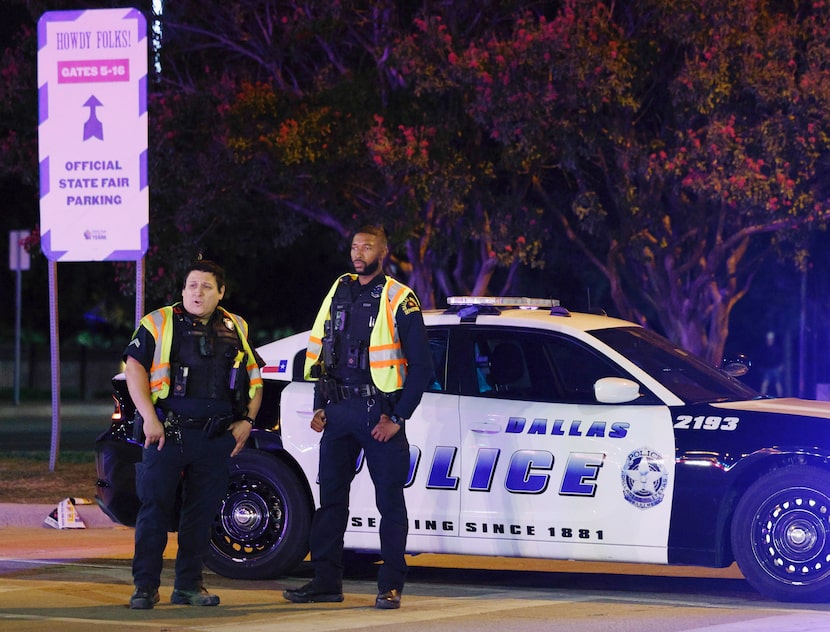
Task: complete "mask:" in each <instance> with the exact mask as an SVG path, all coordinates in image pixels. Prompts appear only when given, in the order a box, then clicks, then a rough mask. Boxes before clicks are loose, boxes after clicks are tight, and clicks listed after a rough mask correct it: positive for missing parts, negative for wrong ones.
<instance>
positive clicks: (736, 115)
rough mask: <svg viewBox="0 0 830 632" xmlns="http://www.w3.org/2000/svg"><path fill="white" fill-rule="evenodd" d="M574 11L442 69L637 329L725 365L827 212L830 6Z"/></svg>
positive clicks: (737, 1)
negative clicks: (741, 307)
mask: <svg viewBox="0 0 830 632" xmlns="http://www.w3.org/2000/svg"><path fill="white" fill-rule="evenodd" d="M820 8H821V7H818V6H817V5H816V10H815V11H813V10H812V5H806V6H805V7H802V8H797V10H787V9H779V8H778V5H776V4H774V3H770V2H764V1H760V0H759V1H757V2H744V1H743V0H734V1H729V2H721V1H720V0H717V1H710V0H697V1H696V2H693V3H688V2H676V3H666V2H627V3H621V4H619V5H617V4H616V3H613V4H612V3H608V4H606V3H597V2H593V1H587V0H568V1H567V2H564V3H563V5H562V8H561V10H560V11H558V12H557V13H556V15H555V16H554V17H553V18H551V19H548V18H547V17H546V16H544V15H538V14H536V13H531V12H528V13H525V14H524V15H522V16H521V17H520V19H518V20H517V21H516V23H515V27H514V28H513V29H512V30H511V31H510V32H509V33H504V34H495V35H493V36H490V37H487V38H482V39H480V40H478V41H474V42H471V43H469V44H466V45H464V43H462V45H460V46H455V45H454V44H455V43H453V45H451V46H448V44H447V42H446V41H439V40H437V39H436V38H433V40H432V41H431V42H430V44H431V48H430V50H439V49H440V50H448V51H449V52H448V53H447V54H446V59H447V61H446V64H445V66H444V69H443V72H444V74H445V76H446V77H447V80H448V81H452V82H454V83H455V84H456V85H458V86H461V87H464V88H465V89H466V91H467V94H468V95H469V100H468V109H469V112H470V113H471V115H472V116H474V117H475V119H476V120H477V121H478V122H479V123H480V124H481V125H482V126H484V127H485V128H486V129H487V130H488V132H489V135H490V137H491V138H493V139H495V140H496V141H498V142H500V143H501V144H503V146H504V152H505V153H504V156H503V158H504V160H506V161H507V162H508V166H509V168H512V169H513V171H514V173H516V174H517V175H519V176H521V177H523V178H525V179H527V180H529V181H530V182H532V187H533V191H534V193H535V195H536V196H537V199H538V200H540V201H541V203H542V204H543V205H544V208H545V210H546V212H547V213H548V214H549V215H550V216H551V217H553V218H555V220H556V221H557V222H558V224H559V226H560V227H561V229H562V230H564V231H565V233H566V234H567V235H568V236H569V238H570V239H571V240H572V241H573V242H574V243H576V244H577V245H578V246H579V247H580V249H581V251H582V252H583V254H584V255H585V257H586V258H587V259H588V260H589V261H591V262H592V263H593V265H594V266H596V268H597V269H599V270H600V271H601V272H602V273H603V275H604V276H605V277H606V278H607V280H608V282H609V284H610V287H611V294H612V297H613V300H614V303H615V306H616V307H617V309H618V310H619V312H620V313H621V314H622V315H623V316H624V317H626V318H629V319H631V320H635V321H638V322H641V323H643V324H646V323H649V322H651V323H652V324H655V325H656V324H659V325H660V327H661V328H662V329H663V330H664V331H665V332H666V333H667V334H668V335H669V337H671V338H672V339H673V340H675V341H676V342H678V343H680V344H682V345H683V346H684V347H686V348H688V349H690V350H692V351H694V352H695V353H697V354H698V355H700V356H701V357H704V358H706V359H707V360H709V361H710V362H711V363H718V362H719V359H720V357H721V356H722V351H723V345H724V342H725V340H726V336H727V334H728V322H729V314H730V312H731V310H732V308H733V307H734V305H735V303H736V302H737V301H738V300H740V298H741V297H742V296H743V295H744V294H745V293H746V291H747V289H748V287H749V285H750V283H751V280H752V277H753V274H755V272H756V271H757V269H758V266H759V264H760V262H761V261H762V260H763V258H764V257H765V256H767V255H768V254H769V253H770V252H771V251H772V250H773V249H777V250H778V251H779V252H781V253H786V250H787V248H788V247H789V248H790V253H789V254H791V255H795V256H796V257H799V256H801V257H803V254H804V253H803V252H800V251H799V250H798V248H797V246H798V243H799V242H798V237H799V235H803V234H804V230H805V229H806V228H809V227H811V226H814V225H816V224H817V223H820V222H822V221H823V220H824V218H825V217H826V209H827V208H828V204H827V191H826V190H825V188H824V187H823V186H822V182H823V175H824V174H823V168H822V162H821V160H822V158H823V157H824V156H825V155H826V152H827V138H826V136H824V134H823V131H822V130H824V129H826V128H827V120H826V117H827V113H828V108H827V105H828V97H830V92H828V91H827V89H826V87H827V78H826V73H827V71H826V70H825V66H826V60H827V59H828V55H830V49H828V47H827V43H826V41H825V40H826V36H825V33H826V32H827V30H826V27H827V23H826V18H825V15H826V12H825V11H822V10H820Z"/></svg>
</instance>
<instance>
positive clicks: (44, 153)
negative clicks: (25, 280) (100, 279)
mask: <svg viewBox="0 0 830 632" xmlns="http://www.w3.org/2000/svg"><path fill="white" fill-rule="evenodd" d="M38 93H39V98H38V102H39V122H38V141H39V160H40V224H41V226H40V231H41V246H42V250H43V252H44V254H45V255H46V256H47V257H48V258H49V259H50V260H52V261H105V260H109V261H129V260H137V259H141V258H142V257H143V256H144V253H145V252H146V251H147V245H148V223H149V187H148V182H147V22H146V20H145V18H144V16H143V15H142V14H141V13H140V12H139V11H137V10H136V9H129V8H128V9H96V10H88V11H51V12H48V13H44V14H43V16H42V17H41V18H40V20H39V21H38Z"/></svg>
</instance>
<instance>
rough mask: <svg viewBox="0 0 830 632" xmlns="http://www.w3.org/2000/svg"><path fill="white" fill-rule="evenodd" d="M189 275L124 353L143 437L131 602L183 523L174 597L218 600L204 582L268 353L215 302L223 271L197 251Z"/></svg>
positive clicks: (143, 593) (141, 598) (137, 600)
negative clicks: (214, 528)
mask: <svg viewBox="0 0 830 632" xmlns="http://www.w3.org/2000/svg"><path fill="white" fill-rule="evenodd" d="M185 278H186V280H185V283H184V287H183V289H182V301H181V302H180V303H176V304H174V305H171V306H168V307H163V308H161V309H158V310H156V311H154V312H151V313H149V314H147V315H146V316H144V318H142V319H141V322H140V324H139V326H138V328H137V329H136V331H135V333H134V334H133V337H132V340H131V341H130V344H129V345H128V346H127V349H126V350H125V352H124V359H125V368H124V373H125V374H126V378H127V388H128V390H129V392H130V396H131V398H132V400H133V403H134V404H135V406H136V409H137V413H136V420H135V424H136V426H137V430H141V431H143V436H144V439H143V442H144V449H143V451H142V459H141V462H140V463H137V464H136V492H137V494H138V497H139V500H140V501H141V507H140V509H139V512H138V518H137V520H136V526H135V552H134V556H133V582H134V584H135V592H134V593H133V595H132V597H131V598H130V608H133V609H149V608H152V607H153V606H154V605H155V604H156V603H158V601H159V593H158V588H159V585H160V583H161V570H162V559H163V555H164V549H165V547H166V546H167V532H168V531H169V530H176V531H178V545H179V547H178V553H177V555H176V578H175V584H174V587H173V592H172V594H171V597H170V601H171V603H174V604H185V605H191V606H215V605H218V604H219V597H217V596H216V595H212V594H210V593H208V592H207V590H206V589H205V588H204V586H203V584H202V565H203V560H204V557H205V555H206V554H207V552H208V548H209V546H210V529H211V525H212V523H213V518H214V516H215V514H216V512H217V510H218V509H219V505H220V503H221V502H222V498H224V496H225V493H226V492H227V488H228V461H229V459H230V458H231V457H233V456H236V455H237V454H238V453H239V451H240V450H242V448H243V447H244V446H245V442H246V441H247V440H248V436H249V435H250V433H251V427H252V426H253V424H254V419H255V418H256V415H257V412H258V411H259V407H260V403H261V401H262V377H261V375H260V370H259V369H260V366H261V365H262V362H261V359H260V358H259V356H258V355H257V354H256V352H255V351H254V350H253V349H252V348H251V345H250V343H249V342H248V324H247V323H246V322H245V320H244V319H242V318H241V317H240V316H237V315H236V314H232V313H230V312H228V311H226V310H225V309H224V308H222V307H220V306H219V301H220V300H221V299H222V297H223V296H224V295H225V273H224V271H223V270H222V268H221V267H220V266H219V265H217V264H216V263H213V262H211V261H204V260H200V261H196V262H194V263H193V264H192V265H191V266H190V267H189V268H188V270H187V272H186V277H185ZM139 424H141V426H140V427H138V426H139ZM180 484H181V486H182V494H181V509H180V510H179V511H178V516H177V508H176V503H177V489H178V487H179V485H180Z"/></svg>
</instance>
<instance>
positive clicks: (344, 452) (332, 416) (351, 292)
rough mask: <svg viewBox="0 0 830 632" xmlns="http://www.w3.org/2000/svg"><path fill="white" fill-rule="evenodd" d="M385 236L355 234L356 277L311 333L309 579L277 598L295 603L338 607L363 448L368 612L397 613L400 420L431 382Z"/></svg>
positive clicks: (336, 294) (336, 290) (426, 354)
mask: <svg viewBox="0 0 830 632" xmlns="http://www.w3.org/2000/svg"><path fill="white" fill-rule="evenodd" d="M387 252H388V250H387V242H386V234H385V232H384V231H383V229H382V228H380V227H377V226H365V227H363V228H360V229H359V230H358V231H357V233H356V234H355V235H354V237H353V239H352V245H351V259H352V264H353V266H354V270H355V273H354V274H345V275H343V276H341V277H340V278H339V279H337V281H335V283H334V285H333V286H332V288H331V290H330V291H329V293H328V295H327V296H326V298H325V300H324V301H323V304H322V306H321V307H320V311H319V312H318V314H317V318H316V320H315V323H314V326H313V328H312V330H311V336H310V340H309V346H308V352H307V357H306V366H305V371H306V379H316V380H317V384H316V385H315V391H314V400H315V402H314V407H315V412H314V416H313V418H312V420H311V427H312V428H313V429H314V430H315V431H317V432H323V436H322V439H321V441H320V469H319V482H320V508H319V509H318V510H317V512H316V513H315V515H314V520H313V522H312V526H311V537H310V545H311V559H312V562H313V565H314V579H313V580H312V581H311V582H309V583H308V584H306V585H305V586H302V587H301V588H297V589H293V590H286V591H284V592H283V596H284V597H285V598H286V599H287V600H289V601H292V602H294V603H310V602H337V601H343V577H342V576H343V562H342V557H343V535H344V533H345V531H346V523H347V520H348V515H349V488H350V486H351V482H352V480H353V479H354V475H355V465H356V463H357V459H358V456H359V454H360V451H361V450H363V452H364V456H365V460H366V464H367V466H368V469H369V474H370V475H371V477H372V482H373V484H374V486H375V499H376V503H377V508H378V511H379V512H380V515H381V522H380V548H381V556H382V557H383V565H382V566H381V567H380V570H379V572H378V595H377V598H376V600H375V607H377V608H382V609H392V608H399V607H400V605H401V592H402V591H403V585H404V579H405V577H406V572H407V566H406V561H405V559H404V552H405V550H406V537H407V534H408V531H409V525H408V519H407V513H406V504H405V502H404V491H403V488H404V484H405V483H406V479H407V475H408V473H409V443H408V441H407V439H406V430H405V426H406V419H408V418H409V417H410V416H411V415H412V412H413V411H414V410H415V408H416V407H417V406H418V403H419V402H420V401H421V396H422V394H423V392H424V391H425V390H426V388H427V386H428V385H429V383H430V380H431V379H432V375H433V371H432V358H431V354H430V349H429V341H428V339H427V335H426V329H425V327H424V320H423V316H422V314H421V309H420V304H419V302H418V299H417V297H416V296H415V294H414V292H413V291H412V290H411V289H409V288H408V287H406V286H405V285H403V284H402V283H399V282H398V281H396V280H394V279H392V278H391V277H387V276H386V275H384V273H383V270H382V269H381V264H382V263H383V260H384V258H385V257H386V255H387Z"/></svg>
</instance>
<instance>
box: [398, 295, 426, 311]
mask: <svg viewBox="0 0 830 632" xmlns="http://www.w3.org/2000/svg"><path fill="white" fill-rule="evenodd" d="M401 309H402V310H403V313H404V314H407V315H408V314H411V313H412V312H420V311H421V306H420V305H419V304H418V299H416V298H415V296H414V295H413V294H410V295H409V296H407V297H406V299H404V302H403V303H401Z"/></svg>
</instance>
